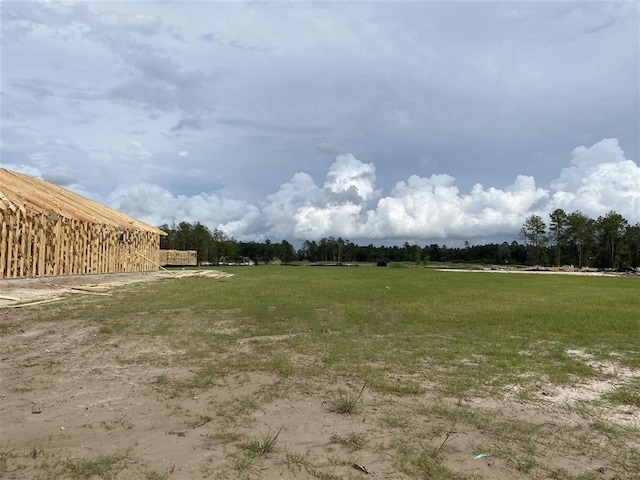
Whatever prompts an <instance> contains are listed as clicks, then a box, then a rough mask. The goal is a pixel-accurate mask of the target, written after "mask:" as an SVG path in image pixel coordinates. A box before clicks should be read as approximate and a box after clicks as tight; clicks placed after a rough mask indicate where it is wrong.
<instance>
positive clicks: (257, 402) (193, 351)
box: [0, 267, 640, 480]
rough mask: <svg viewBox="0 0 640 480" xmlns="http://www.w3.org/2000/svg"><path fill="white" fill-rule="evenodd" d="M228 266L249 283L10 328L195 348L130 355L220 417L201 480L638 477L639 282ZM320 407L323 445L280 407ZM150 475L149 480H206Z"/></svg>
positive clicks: (32, 316) (114, 304)
mask: <svg viewBox="0 0 640 480" xmlns="http://www.w3.org/2000/svg"><path fill="white" fill-rule="evenodd" d="M228 271H229V272H231V273H234V274H235V275H234V276H233V277H228V278H225V279H202V278H184V279H175V280H174V279H171V280H162V281H158V282H152V283H148V284H139V285H135V286H129V287H124V288H121V289H118V290H116V291H114V294H113V296H112V297H109V298H107V297H88V296H83V297H82V298H75V297H74V298H73V299H70V300H69V301H67V302H65V303H64V304H56V306H55V308H51V307H48V308H40V309H36V308H33V309H32V310H31V311H30V313H29V315H27V316H26V317H24V318H20V319H19V320H14V321H13V323H12V322H11V321H9V322H7V323H6V324H5V325H4V328H3V330H2V332H3V334H4V333H7V332H10V331H11V330H12V329H15V328H19V327H20V326H21V325H22V324H23V323H24V324H26V323H30V324H33V323H37V322H47V323H55V324H65V323H69V324H73V322H89V323H90V324H92V325H95V326H97V328H98V329H97V333H96V335H97V338H98V339H99V343H100V344H101V345H105V344H109V342H111V343H114V342H119V343H121V344H125V343H126V342H127V341H131V339H148V340H150V341H153V342H162V344H164V345H168V346H169V347H170V348H171V349H173V350H174V351H177V352H180V353H179V355H177V356H175V357H172V359H171V361H168V360H167V359H166V358H165V357H160V356H158V355H155V354H154V353H153V351H147V350H145V352H144V353H140V352H139V351H133V350H132V351H128V350H126V349H118V351H117V353H116V354H115V355H116V362H117V363H118V364H119V365H120V366H122V367H127V366H128V365H131V366H147V367H148V371H149V372H152V373H150V376H148V377H147V379H146V380H147V384H148V385H149V386H150V387H151V388H152V389H153V392H155V394H157V395H159V396H160V398H161V399H164V400H162V401H165V402H167V403H168V404H169V403H170V404H171V405H172V406H173V407H172V408H174V410H180V409H183V410H182V411H181V412H182V414H184V415H185V417H184V418H185V419H186V418H189V422H191V423H190V424H189V425H191V426H193V425H197V426H198V427H200V428H203V427H201V425H205V426H206V425H208V426H209V427H210V430H209V431H208V432H207V433H206V435H203V442H202V443H200V444H198V448H202V449H203V450H206V451H209V452H213V451H217V450H220V449H223V450H224V451H225V452H226V453H225V454H224V455H222V458H218V460H217V461H216V462H217V463H215V468H214V466H213V464H212V463H211V462H213V461H212V460H209V466H208V467H207V466H206V465H205V463H206V462H204V461H203V464H202V465H200V467H199V470H198V471H199V472H200V473H201V474H202V477H201V478H208V477H207V475H211V477H210V478H276V477H278V478H282V472H283V471H285V472H288V474H290V476H289V477H288V478H321V479H330V478H365V477H367V475H371V476H372V478H419V479H433V480H438V479H473V478H475V479H481V478H486V479H489V478H492V479H493V478H498V479H500V478H505V479H506V478H540V479H543V478H555V479H583V480H586V479H608V480H609V479H613V478H619V479H637V478H640V476H639V474H638V472H640V424H639V419H640V416H639V412H640V281H639V280H638V279H637V278H631V277H581V276H568V275H548V274H543V275H540V274H535V275H528V274H500V273H489V272H482V273H463V272H441V271H433V270H427V269H420V268H376V267H350V268H346V267H345V268H309V267H255V268H237V269H229V270H228ZM96 368H99V365H98V366H96ZM261 376H262V377H264V378H266V379H268V381H264V382H263V381H262V380H259V378H260V377H261ZM240 377H241V378H243V379H244V380H243V381H242V382H240V383H239V384H238V390H237V391H238V392H241V391H243V390H242V389H243V388H244V387H245V383H247V382H248V383H251V382H256V384H257V385H259V388H258V387H256V388H254V389H251V388H249V389H248V390H247V392H246V394H241V393H238V394H237V395H236V396H235V397H234V398H233V399H232V400H231V401H228V402H226V403H225V402H222V401H217V400H216V399H215V392H216V388H219V387H220V386H221V385H228V384H229V381H230V379H232V378H240ZM243 382H244V383H243ZM207 392H209V393H210V395H211V397H210V398H211V400H210V401H209V403H208V406H207V407H206V408H204V409H200V410H197V409H196V410H197V411H196V410H194V412H192V414H186V413H185V410H184V409H187V407H186V406H185V405H186V404H187V403H188V402H187V401H186V400H188V399H193V398H198V397H201V398H204V397H205V396H206V394H207ZM309 399H313V406H314V408H320V405H321V406H322V407H321V408H322V411H321V413H315V414H314V413H313V412H311V414H310V418H311V419H312V418H313V417H314V415H315V416H316V417H319V416H322V417H323V418H325V417H324V416H329V417H326V418H332V419H333V420H331V422H334V423H332V425H334V427H333V428H334V430H335V431H334V432H329V435H328V437H327V438H326V440H323V439H322V438H315V437H314V430H313V429H314V428H315V427H312V426H310V427H309V428H308V429H307V430H306V432H301V431H299V429H298V430H297V429H296V428H295V425H292V424H289V423H287V420H286V418H287V415H286V412H284V413H283V412H281V411H280V410H278V408H282V407H283V406H286V407H285V408H287V409H289V410H290V412H291V418H294V417H295V415H294V413H293V412H295V411H297V409H304V408H308V407H303V405H306V403H305V402H306V401H308V400H309ZM316 400H317V401H316ZM181 402H182V403H181ZM276 407H278V408H276ZM265 412H267V413H265ZM300 414H301V415H302V413H300ZM267 417H268V418H267ZM269 418H270V419H272V420H269ZM295 418H298V417H295ZM300 418H301V417H300ZM128 421H129V420H128ZM130 422H131V423H132V425H133V424H134V423H135V422H134V421H133V420H131V421H130ZM309 422H312V420H309ZM185 424H187V421H186V420H185ZM309 425H312V423H310V424H309ZM335 425H342V427H340V428H339V427H337V426H335ZM365 427H366V428H365ZM194 428H195V427H194ZM320 430H321V427H320V426H317V431H318V432H320ZM305 435H306V437H305ZM318 435H319V434H318ZM311 439H312V440H313V443H309V441H310V440H311ZM18 450H19V448H18V447H16V446H15V445H14V446H12V445H11V444H10V442H5V444H4V446H3V453H2V455H1V456H0V472H2V471H3V465H4V468H5V470H7V471H8V470H9V469H10V468H9V467H10V466H13V467H12V468H14V467H15V465H16V464H17V463H16V462H18V460H16V458H17V457H18V455H17V454H13V453H12V452H17V451H18ZM111 455H116V454H113V453H112V454H111ZM127 455H133V454H131V452H130V451H129V452H118V453H117V456H112V457H109V458H112V459H113V458H115V459H116V460H117V461H116V460H114V461H113V462H111V463H108V462H105V461H104V458H107V457H104V456H103V457H100V458H99V459H98V460H96V462H98V461H102V464H104V465H107V466H109V465H112V466H113V468H112V469H111V470H109V469H107V470H106V473H105V472H103V473H95V472H94V473H93V474H94V475H97V476H98V477H100V478H130V477H126V475H129V474H131V471H130V469H128V467H127V465H128V464H127V462H126V458H128V457H127ZM136 455H137V456H136ZM136 455H133V457H135V458H137V461H138V462H143V463H144V461H146V459H145V458H144V457H143V456H142V455H140V454H136ZM476 456H477V458H476ZM133 457H132V458H133ZM34 458H35V457H34ZM123 459H124V460H123ZM25 461H26V460H25ZM65 461H66V462H67V463H64V462H63V461H62V459H60V458H58V460H57V462H53V461H50V462H48V463H47V462H44V463H40V464H39V467H38V468H37V469H35V470H33V472H36V473H34V474H33V475H34V478H93V477H91V476H90V475H89V474H87V476H82V474H79V475H76V476H74V475H75V474H72V473H73V471H74V470H73V469H72V468H71V467H70V466H69V465H70V464H69V463H68V461H69V460H68V459H67V460H65ZM363 461H367V462H368V463H369V464H370V465H374V467H375V466H376V465H377V468H374V467H371V468H369V467H367V466H366V465H365V464H364V463H362V462H363ZM152 463H153V462H152ZM72 465H75V464H72ZM154 465H155V464H154ZM276 466H277V467H276ZM274 468H275V469H279V470H277V471H278V472H279V473H278V475H276V474H275V473H274V474H273V476H272V477H271V476H269V475H270V474H271V473H269V472H272V470H273V469H274ZM38 472H40V473H38ZM70 472H71V473H70ZM146 472H147V473H145V475H146V477H144V476H143V477H141V478H196V477H193V476H192V477H189V476H181V475H179V474H177V473H175V472H174V471H172V470H171V469H169V468H167V469H162V468H161V467H156V466H154V467H153V468H151V467H150V469H149V470H147V471H146ZM212 472H215V474H213V473H212ZM36 474H37V475H40V476H39V477H37V476H36ZM47 475H48V476H47ZM119 475H120V476H119ZM174 475H175V477H174ZM303 475H304V476H303ZM285 477H286V475H285ZM16 478H17V477H16ZM131 478H133V477H131ZM197 478H200V477H197Z"/></svg>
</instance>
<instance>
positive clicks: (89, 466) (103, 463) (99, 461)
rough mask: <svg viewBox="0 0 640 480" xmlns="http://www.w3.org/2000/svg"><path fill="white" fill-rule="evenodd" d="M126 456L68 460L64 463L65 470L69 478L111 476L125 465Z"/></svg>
mask: <svg viewBox="0 0 640 480" xmlns="http://www.w3.org/2000/svg"><path fill="white" fill-rule="evenodd" d="M125 460H126V457H122V456H117V455H107V456H103V457H97V458H94V459H91V460H85V459H80V460H68V461H66V462H65V463H64V466H63V469H62V470H63V471H64V473H65V474H66V475H68V478H72V479H88V478H92V477H94V476H96V477H102V478H109V477H113V476H115V474H116V473H117V472H118V471H120V470H122V469H123V468H124V467H125Z"/></svg>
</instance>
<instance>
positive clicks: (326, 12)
mask: <svg viewBox="0 0 640 480" xmlns="http://www.w3.org/2000/svg"><path fill="white" fill-rule="evenodd" d="M0 5H1V8H2V12H1V13H2V15H1V26H2V45H1V47H2V50H1V62H2V92H1V107H2V132H1V145H0V148H1V150H0V164H1V165H2V166H3V167H5V168H9V169H13V170H18V171H21V172H24V173H28V174H31V175H34V176H38V177H40V178H43V179H45V180H48V181H51V182H54V183H57V184H59V185H62V186H65V187H67V188H70V189H72V190H74V191H76V192H78V193H81V194H83V195H85V196H89V197H91V198H93V199H95V200H98V201H100V202H102V203H105V204H107V205H109V206H111V207H114V208H117V209H119V210H121V211H123V212H125V213H128V214H130V215H133V216H135V217H138V218H140V219H142V220H144V221H147V222H149V223H151V224H155V225H159V224H161V223H171V222H173V221H175V222H180V221H183V220H184V221H189V222H194V221H200V222H202V223H204V224H206V225H208V226H209V227H211V228H221V229H222V230H224V231H225V232H226V233H228V234H229V235H232V236H234V237H235V238H237V239H241V240H263V239H266V238H271V239H272V240H274V241H280V240H281V239H283V238H284V239H288V240H290V241H300V240H304V239H318V238H320V237H323V236H329V235H334V236H342V237H345V238H349V239H351V240H353V241H360V242H362V241H370V240H371V241H377V242H384V241H388V242H401V241H404V240H410V241H418V242H432V241H435V242H437V243H441V244H442V243H449V244H455V243H456V242H461V241H464V240H469V241H472V242H473V241H489V240H492V239H497V240H512V239H517V238H518V231H519V229H520V227H521V226H522V222H523V220H524V219H525V218H526V217H527V216H528V215H530V214H532V213H536V214H540V215H542V216H543V217H544V218H545V219H547V218H548V217H547V215H548V213H549V212H551V211H552V210H553V209H555V208H564V209H565V210H566V211H567V212H572V211H575V210H580V211H582V212H583V213H585V214H587V215H590V216H593V217H597V216H599V215H604V214H606V213H607V212H608V211H610V210H612V209H613V210H615V211H617V212H619V213H621V214H622V215H623V216H625V218H627V220H629V221H630V222H631V223H635V222H638V221H640V167H639V166H638V165H639V162H640V143H639V138H638V137H639V131H640V122H639V116H640V113H639V112H640V98H639V84H640V78H639V72H640V65H639V58H640V52H639V43H640V42H639V40H638V38H639V29H640V27H639V25H640V22H639V19H640V13H639V7H638V2H637V1H630V2H624V1H614V2H593V1H588V2H568V1H555V2H553V1H551V2H537V1H529V2H522V1H507V2H487V1H473V2H458V1H449V2H430V1H421V2H412V1H406V2H391V1H389V2H378V1H367V2H361V1H353V2H319V1H318V2H307V1H292V2H278V1H273V2H265V1H260V0H258V1H252V2H247V3H245V2H213V1H198V2H190V1H175V0H174V1H171V0H169V1H167V0H163V1H137V2H123V1H118V2H110V1H105V2H95V1H84V2H79V3H72V2H68V1H65V2H60V1H45V2H30V1H20V2H11V1H4V0H3V1H2V3H1V4H0ZM0 190H1V185H0Z"/></svg>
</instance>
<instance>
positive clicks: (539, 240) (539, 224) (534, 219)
mask: <svg viewBox="0 0 640 480" xmlns="http://www.w3.org/2000/svg"><path fill="white" fill-rule="evenodd" d="M546 229H547V226H546V224H545V223H544V221H543V220H542V217H540V216H539V215H535V214H534V215H531V216H529V217H527V218H526V219H525V221H524V224H523V225H522V228H521V229H520V237H522V239H523V240H524V241H525V243H526V244H527V246H528V249H529V258H530V261H531V263H532V264H533V265H538V264H539V263H540V250H541V248H542V247H543V246H544V245H545V242H546V237H545V232H546Z"/></svg>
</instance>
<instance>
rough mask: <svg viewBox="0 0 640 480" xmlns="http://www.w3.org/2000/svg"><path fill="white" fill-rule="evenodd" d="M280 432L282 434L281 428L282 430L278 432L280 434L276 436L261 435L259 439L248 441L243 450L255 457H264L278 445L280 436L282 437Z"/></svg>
mask: <svg viewBox="0 0 640 480" xmlns="http://www.w3.org/2000/svg"><path fill="white" fill-rule="evenodd" d="M280 432H282V427H280V430H278V433H276V434H275V435H271V434H269V433H267V434H260V436H259V437H258V438H253V439H251V440H249V441H247V442H246V443H245V444H244V445H243V448H244V449H245V450H246V451H247V452H249V453H250V454H251V455H253V456H254V457H258V456H264V455H266V454H268V453H270V452H272V451H273V449H274V448H275V446H276V443H278V436H280Z"/></svg>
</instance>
